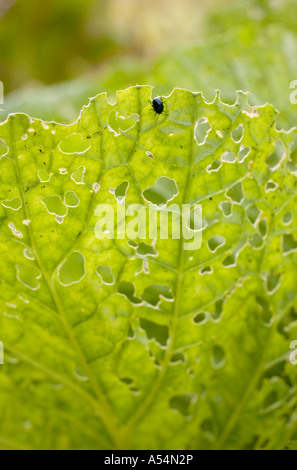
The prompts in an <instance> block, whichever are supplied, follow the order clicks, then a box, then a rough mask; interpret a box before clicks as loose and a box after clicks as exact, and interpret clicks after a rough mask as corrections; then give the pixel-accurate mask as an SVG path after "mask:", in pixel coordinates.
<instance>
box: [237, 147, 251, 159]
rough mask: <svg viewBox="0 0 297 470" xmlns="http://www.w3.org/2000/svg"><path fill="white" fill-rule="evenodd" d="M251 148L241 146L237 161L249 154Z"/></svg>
mask: <svg viewBox="0 0 297 470" xmlns="http://www.w3.org/2000/svg"><path fill="white" fill-rule="evenodd" d="M250 151H251V149H250V148H249V147H244V146H241V147H240V150H239V152H238V163H242V162H243V161H244V160H245V159H246V157H247V156H248V155H249V153H250Z"/></svg>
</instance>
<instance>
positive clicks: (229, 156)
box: [221, 152, 236, 163]
mask: <svg viewBox="0 0 297 470" xmlns="http://www.w3.org/2000/svg"><path fill="white" fill-rule="evenodd" d="M221 160H222V162H225V163H235V162H236V156H235V155H234V153H233V152H225V153H223V155H222V157H221Z"/></svg>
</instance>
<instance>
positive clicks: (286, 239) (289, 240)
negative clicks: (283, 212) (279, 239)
mask: <svg viewBox="0 0 297 470" xmlns="http://www.w3.org/2000/svg"><path fill="white" fill-rule="evenodd" d="M296 250H297V242H296V240H295V239H294V238H293V236H292V235H289V234H286V235H284V236H283V252H284V254H285V255H288V254H289V253H293V252H294V251H296Z"/></svg>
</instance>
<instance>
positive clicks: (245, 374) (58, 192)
mask: <svg viewBox="0 0 297 470" xmlns="http://www.w3.org/2000/svg"><path fill="white" fill-rule="evenodd" d="M150 99H151V88H150V87H146V86H137V87H132V88H129V89H127V90H124V91H121V92H118V94H117V100H116V102H115V103H110V102H109V101H108V100H107V96H106V95H105V94H101V95H98V96H97V97H96V98H94V99H91V100H90V102H89V104H88V106H86V107H85V108H83V110H82V113H81V115H80V118H79V119H78V121H77V122H75V123H74V124H72V125H70V126H65V125H60V124H56V123H54V122H47V123H45V122H43V121H40V120H37V119H30V118H29V117H28V116H27V115H23V114H16V115H11V116H10V117H9V118H8V119H7V121H5V122H4V123H2V124H1V125H0V139H1V140H0V142H2V146H1V149H2V148H3V149H4V150H3V152H5V153H3V154H2V156H1V158H0V175H1V176H0V221H1V228H0V250H1V259H0V340H1V341H2V342H3V344H4V359H5V364H4V365H1V366H0V413H1V417H2V419H1V421H0V446H1V448H3V449H7V448H20V449H22V448H25V449H26V448H33V449H85V448H87V449H124V448H128V449H143V448H145V449H207V448H211V449H217V448H223V449H230V448H232V449H245V448H253V449H261V448H265V449H282V448H285V447H286V446H288V447H289V446H292V445H294V444H292V443H294V441H296V424H297V423H296V420H297V418H296V406H297V401H296V379H297V375H296V374H297V369H296V366H293V365H292V364H291V363H290V362H289V356H290V352H291V350H290V344H291V342H292V341H293V340H294V339H296V329H297V322H296V319H297V313H296V312H297V302H296V275H297V263H296V252H297V250H296V246H295V245H296V242H297V236H296V234H295V232H296V227H297V211H296V202H297V201H296V198H297V196H296V162H295V160H294V146H295V144H294V139H295V138H296V130H295V129H293V130H291V131H290V132H289V133H287V132H284V131H280V130H277V129H276V128H275V119H276V115H277V113H276V111H275V109H274V108H273V106H271V105H266V106H264V107H259V108H255V107H251V106H250V105H249V104H248V101H247V96H246V95H245V94H243V93H238V94H237V101H236V102H235V103H234V104H233V105H227V104H224V103H223V102H222V101H221V99H220V96H219V94H217V96H216V99H215V100H214V101H213V102H212V103H208V102H206V101H205V100H204V98H203V96H202V95H201V94H200V93H191V92H189V91H186V90H181V89H175V90H174V91H173V92H172V94H171V95H170V96H168V97H163V101H164V108H165V110H164V113H163V114H161V115H156V114H155V113H154V112H153V110H152V107H151V104H150ZM115 119H116V122H117V125H116V127H117V129H114V125H115ZM121 121H123V122H125V125H124V126H122V127H123V128H124V129H125V130H121V128H122V127H121V126H120V125H118V124H119V123H120V122H121ZM128 123H129V126H130V127H129V126H128ZM205 124H207V126H205ZM280 149H281V151H280ZM291 152H293V153H291ZM272 155H273V158H272V157H271V156H272ZM291 157H292V158H291ZM272 183H273V184H272ZM123 201H125V203H126V205H127V206H128V205H130V204H141V205H144V206H145V207H148V206H154V207H165V204H166V202H167V203H168V201H170V204H171V203H172V204H178V205H179V206H180V207H181V205H182V204H186V203H187V204H201V205H202V211H203V223H202V227H201V229H202V246H201V248H200V249H197V250H191V251H189V250H185V249H184V242H185V240H183V238H181V239H180V240H178V239H170V238H169V239H167V240H166V239H164V240H163V239H160V238H157V239H156V240H151V239H149V237H147V238H142V239H138V238H136V239H133V240H128V239H121V238H118V237H117V238H115V239H112V238H106V239H104V240H99V239H98V238H96V237H95V225H96V224H97V222H98V216H96V215H95V209H96V207H97V206H98V205H99V204H110V205H111V207H112V208H113V209H114V210H115V211H116V210H117V208H118V207H119V204H122V203H123Z"/></svg>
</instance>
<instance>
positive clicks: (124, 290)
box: [118, 281, 142, 304]
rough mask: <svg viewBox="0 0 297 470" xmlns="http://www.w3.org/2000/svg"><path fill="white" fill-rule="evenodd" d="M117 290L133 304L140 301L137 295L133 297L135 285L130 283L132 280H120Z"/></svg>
mask: <svg viewBox="0 0 297 470" xmlns="http://www.w3.org/2000/svg"><path fill="white" fill-rule="evenodd" d="M118 291H119V293H120V294H123V295H125V296H126V297H127V298H128V299H129V300H130V302H132V303H133V304H141V303H142V300H141V299H139V298H138V297H135V287H134V285H133V284H132V282H128V281H121V282H120V283H119V288H118Z"/></svg>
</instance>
